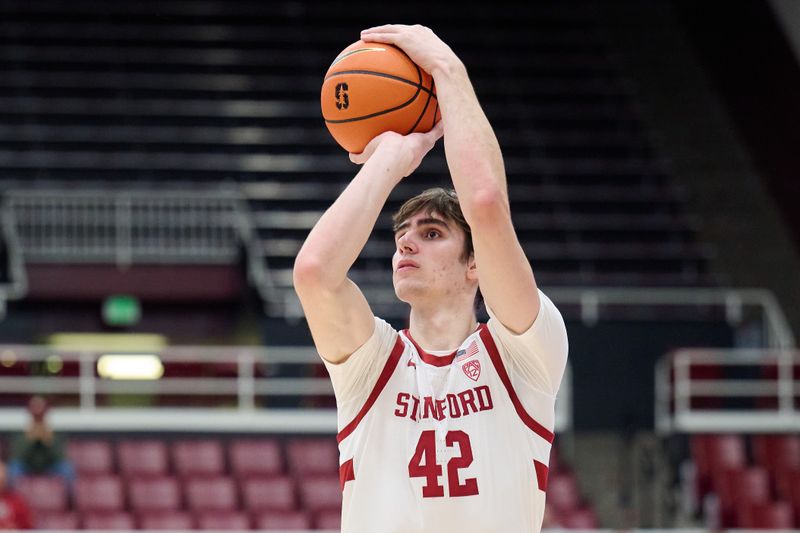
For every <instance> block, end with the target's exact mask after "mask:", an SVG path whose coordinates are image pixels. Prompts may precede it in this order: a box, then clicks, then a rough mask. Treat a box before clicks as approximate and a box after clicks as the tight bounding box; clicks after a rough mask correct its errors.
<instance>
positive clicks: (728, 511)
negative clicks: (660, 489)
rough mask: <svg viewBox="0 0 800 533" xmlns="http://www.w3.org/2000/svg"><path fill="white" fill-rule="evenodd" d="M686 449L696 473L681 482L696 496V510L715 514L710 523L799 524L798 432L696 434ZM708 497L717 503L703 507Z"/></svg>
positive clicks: (771, 526) (746, 525)
mask: <svg viewBox="0 0 800 533" xmlns="http://www.w3.org/2000/svg"><path fill="white" fill-rule="evenodd" d="M690 449H691V461H692V464H693V466H694V468H693V469H691V470H690V471H694V472H695V474H694V476H693V479H691V478H690V479H684V480H683V481H684V485H685V486H684V489H685V490H692V491H694V492H695V494H697V501H696V502H695V505H696V508H701V507H704V508H705V509H706V511H707V513H708V512H712V513H714V516H705V519H706V521H707V522H708V523H709V524H718V525H719V526H721V527H725V528H730V527H744V528H756V529H763V528H766V529H775V528H778V529H780V528H785V529H791V528H792V527H794V525H795V524H798V523H800V505H798V504H800V436H798V435H793V434H786V435H753V436H751V437H749V438H747V437H746V436H745V435H734V434H724V435H696V436H693V437H692V438H691V440H690ZM691 483H693V484H694V486H693V487H691V486H688V485H687V484H691ZM708 498H715V499H716V500H717V501H718V503H719V504H718V505H712V506H703V505H702V502H704V501H708ZM709 509H710V510H711V511H709Z"/></svg>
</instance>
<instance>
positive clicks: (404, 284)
mask: <svg viewBox="0 0 800 533" xmlns="http://www.w3.org/2000/svg"><path fill="white" fill-rule="evenodd" d="M393 281H394V293H395V295H396V296H397V299H398V300H400V301H401V302H405V303H407V304H411V302H412V300H414V295H415V294H419V292H420V287H419V284H418V283H413V282H411V280H406V279H402V278H400V279H398V278H397V277H395V278H394V279H393Z"/></svg>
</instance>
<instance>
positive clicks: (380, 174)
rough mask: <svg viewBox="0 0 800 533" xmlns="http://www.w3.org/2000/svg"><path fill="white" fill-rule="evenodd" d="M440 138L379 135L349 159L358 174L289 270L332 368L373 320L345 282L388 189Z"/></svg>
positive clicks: (358, 343) (363, 338)
mask: <svg viewBox="0 0 800 533" xmlns="http://www.w3.org/2000/svg"><path fill="white" fill-rule="evenodd" d="M441 136H442V130H441V127H437V128H434V129H433V130H432V131H431V132H429V133H425V134H423V133H414V134H411V135H407V136H401V135H398V134H396V133H384V134H382V135H379V136H378V137H376V138H375V139H373V140H372V141H371V142H370V143H369V144H368V145H367V147H366V148H365V149H364V152H362V153H360V154H351V155H350V159H351V160H352V161H353V162H354V163H358V164H362V165H363V166H362V167H361V170H360V171H359V172H358V174H356V176H355V178H353V180H352V181H351V182H350V184H349V185H348V186H347V188H345V190H344V191H343V192H342V194H341V195H339V197H338V198H337V199H336V201H335V202H334V203H333V205H331V207H330V208H328V210H327V211H326V212H325V213H324V214H323V215H322V217H321V218H320V219H319V221H318V222H317V223H316V225H315V226H314V228H313V229H312V230H311V232H310V233H309V235H308V237H307V238H306V241H305V243H304V244H303V247H302V248H301V249H300V252H299V253H298V254H297V258H296V259H295V264H294V272H293V274H294V275H293V277H294V288H295V291H297V295H298V296H299V298H300V303H301V304H302V306H303V311H304V312H305V315H306V319H307V321H308V326H309V329H310V330H311V335H312V336H313V337H314V343H315V345H316V347H317V350H318V351H319V353H320V355H321V356H322V357H324V358H325V359H326V360H328V361H330V362H333V363H337V362H342V361H344V360H346V359H347V357H349V356H350V354H352V353H353V352H354V351H355V350H356V349H358V348H359V347H360V346H361V345H362V344H364V343H365V342H366V341H367V340H368V339H369V337H370V336H371V335H372V332H373V330H374V325H375V323H374V319H373V315H372V311H371V310H370V308H369V304H368V303H367V301H366V299H365V298H364V295H363V294H362V293H361V290H360V289H359V288H358V287H357V286H356V284H355V283H353V282H352V281H351V280H350V279H349V278H348V277H347V272H348V271H349V270H350V267H351V266H352V265H353V263H354V262H355V260H356V258H357V257H358V255H359V254H360V253H361V250H362V249H363V248H364V245H365V244H366V242H367V239H368V238H369V235H370V233H371V232H372V229H373V227H374V226H375V221H376V220H377V218H378V215H379V214H380V212H381V209H382V208H383V205H384V204H385V203H386V199H387V198H388V197H389V193H390V192H391V191H392V189H393V188H394V187H395V185H397V183H399V182H400V180H401V179H403V178H404V177H405V176H408V175H409V174H410V173H411V172H413V171H414V169H416V168H417V166H418V165H419V164H420V162H421V161H422V158H423V157H424V156H425V154H427V153H428V151H429V150H430V149H431V148H432V147H433V145H434V144H435V143H436V140H437V139H439V137H441Z"/></svg>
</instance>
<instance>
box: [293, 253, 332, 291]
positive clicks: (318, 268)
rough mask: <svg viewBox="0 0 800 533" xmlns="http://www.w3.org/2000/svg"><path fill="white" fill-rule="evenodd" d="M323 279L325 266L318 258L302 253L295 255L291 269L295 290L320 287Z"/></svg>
mask: <svg viewBox="0 0 800 533" xmlns="http://www.w3.org/2000/svg"><path fill="white" fill-rule="evenodd" d="M324 281H325V267H324V263H323V261H321V260H320V258H318V257H314V256H311V255H308V254H302V253H301V254H300V255H298V256H297V258H296V259H295V261H294V268H293V269H292V282H293V283H294V288H295V291H297V292H301V291H303V290H305V289H312V288H314V287H320V286H321V285H323V284H324Z"/></svg>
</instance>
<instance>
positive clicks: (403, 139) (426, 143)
mask: <svg viewBox="0 0 800 533" xmlns="http://www.w3.org/2000/svg"><path fill="white" fill-rule="evenodd" d="M442 135H444V127H443V126H442V121H439V122H438V123H437V124H436V126H434V127H433V129H432V130H431V131H429V132H427V133H411V134H409V135H400V134H399V133H395V132H393V131H387V132H384V133H381V134H380V135H378V136H377V137H375V138H374V139H372V140H371V141H370V142H369V144H367V146H366V148H364V151H363V152H361V153H360V154H352V153H351V154H350V161H352V162H353V163H355V164H357V165H363V164H364V163H366V162H367V161H368V160H369V159H370V158H371V157H372V156H373V155H375V154H376V153H377V152H386V153H387V155H388V156H389V157H392V158H396V164H397V167H398V168H399V169H400V171H401V173H402V176H403V177H406V176H408V175H409V174H411V173H412V172H414V171H415V170H416V169H417V167H418V166H419V165H420V163H422V159H423V158H424V157H425V155H426V154H427V153H428V152H430V151H431V148H433V147H434V146H435V145H436V141H438V140H439V139H441V138H442Z"/></svg>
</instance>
